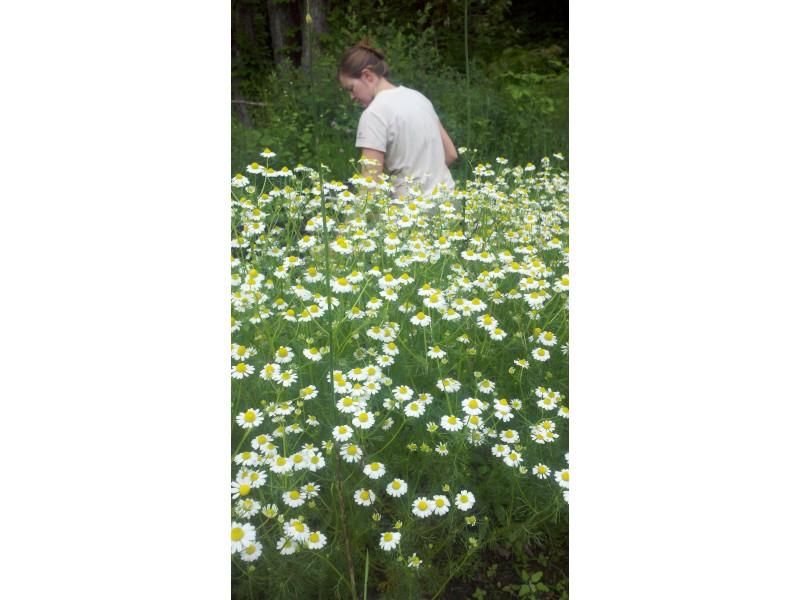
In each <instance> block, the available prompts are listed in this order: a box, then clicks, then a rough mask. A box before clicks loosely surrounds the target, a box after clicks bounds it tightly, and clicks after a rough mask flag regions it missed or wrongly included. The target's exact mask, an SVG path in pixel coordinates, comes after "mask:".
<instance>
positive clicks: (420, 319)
mask: <svg viewBox="0 0 800 600" xmlns="http://www.w3.org/2000/svg"><path fill="white" fill-rule="evenodd" d="M409 320H410V321H411V323H412V324H413V325H417V326H419V327H426V326H427V325H430V323H431V318H430V317H429V316H428V315H426V314H425V313H424V312H422V311H420V312H418V313H416V314H415V315H413V316H412V317H411V319H409Z"/></svg>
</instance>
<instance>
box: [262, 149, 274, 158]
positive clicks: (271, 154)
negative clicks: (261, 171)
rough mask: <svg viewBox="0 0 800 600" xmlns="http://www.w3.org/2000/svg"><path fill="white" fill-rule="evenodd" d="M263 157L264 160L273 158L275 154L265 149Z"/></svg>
mask: <svg viewBox="0 0 800 600" xmlns="http://www.w3.org/2000/svg"><path fill="white" fill-rule="evenodd" d="M261 156H263V157H264V158H273V157H274V156H275V153H274V152H273V151H272V150H270V149H269V148H264V150H262V151H261Z"/></svg>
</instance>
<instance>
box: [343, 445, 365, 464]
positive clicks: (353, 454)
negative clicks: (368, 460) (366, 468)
mask: <svg viewBox="0 0 800 600" xmlns="http://www.w3.org/2000/svg"><path fill="white" fill-rule="evenodd" d="M339 455H340V456H341V457H342V458H343V459H344V461H345V462H347V463H356V462H358V461H360V460H361V457H362V456H364V451H363V450H361V448H360V447H359V446H358V445H357V444H348V445H347V446H343V447H342V449H341V450H339Z"/></svg>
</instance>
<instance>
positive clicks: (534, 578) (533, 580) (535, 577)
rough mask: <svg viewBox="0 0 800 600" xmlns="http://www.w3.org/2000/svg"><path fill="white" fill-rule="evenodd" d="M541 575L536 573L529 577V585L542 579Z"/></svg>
mask: <svg viewBox="0 0 800 600" xmlns="http://www.w3.org/2000/svg"><path fill="white" fill-rule="evenodd" d="M542 575H543V573H542V572H541V571H536V573H534V574H533V575H531V578H530V581H531V583H536V582H537V581H539V580H540V579H541V578H542Z"/></svg>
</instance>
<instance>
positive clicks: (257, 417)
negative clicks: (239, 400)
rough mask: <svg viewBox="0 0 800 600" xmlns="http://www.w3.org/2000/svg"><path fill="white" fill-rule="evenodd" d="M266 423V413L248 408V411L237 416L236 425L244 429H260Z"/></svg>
mask: <svg viewBox="0 0 800 600" xmlns="http://www.w3.org/2000/svg"><path fill="white" fill-rule="evenodd" d="M263 422H264V413H262V412H261V410H260V409H258V408H248V409H247V410H246V411H244V412H242V413H239V414H238V415H236V424H237V425H239V426H240V427H242V428H243V429H252V428H253V427H258V426H259V425H261V423H263Z"/></svg>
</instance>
